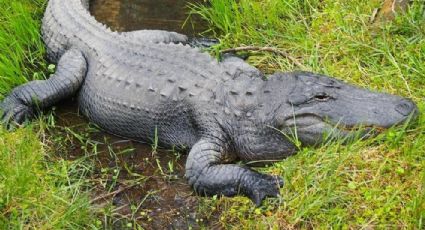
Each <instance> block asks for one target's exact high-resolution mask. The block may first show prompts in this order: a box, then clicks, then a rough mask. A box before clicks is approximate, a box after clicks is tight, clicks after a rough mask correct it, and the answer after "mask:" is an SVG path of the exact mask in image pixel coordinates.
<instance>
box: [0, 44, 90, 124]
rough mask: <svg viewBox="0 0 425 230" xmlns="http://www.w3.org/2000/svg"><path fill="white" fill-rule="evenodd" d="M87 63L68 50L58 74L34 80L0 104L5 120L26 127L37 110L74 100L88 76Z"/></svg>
mask: <svg viewBox="0 0 425 230" xmlns="http://www.w3.org/2000/svg"><path fill="white" fill-rule="evenodd" d="M86 71H87V63H86V59H85V58H84V56H83V54H82V53H81V52H80V51H78V50H75V49H72V50H69V51H67V52H66V53H65V54H64V55H63V56H62V57H61V59H60V60H59V63H58V66H57V70H56V73H55V74H54V75H53V76H52V77H50V78H49V79H48V80H45V81H32V82H28V83H27V84H24V85H22V86H19V87H16V88H15V89H14V90H13V91H12V92H11V93H10V94H9V96H8V97H6V99H5V100H4V101H3V102H2V103H0V114H1V112H3V114H2V115H1V121H2V123H3V124H5V125H7V126H9V125H10V124H11V123H15V124H22V123H23V122H24V121H25V120H27V119H30V118H32V117H33V116H34V114H35V112H36V111H37V109H44V108H47V107H50V106H52V105H54V104H55V103H57V102H59V101H60V100H62V99H65V98H68V97H71V96H72V95H74V94H75V93H76V92H77V91H78V90H79V88H80V86H81V84H82V83H83V81H84V77H85V76H86Z"/></svg>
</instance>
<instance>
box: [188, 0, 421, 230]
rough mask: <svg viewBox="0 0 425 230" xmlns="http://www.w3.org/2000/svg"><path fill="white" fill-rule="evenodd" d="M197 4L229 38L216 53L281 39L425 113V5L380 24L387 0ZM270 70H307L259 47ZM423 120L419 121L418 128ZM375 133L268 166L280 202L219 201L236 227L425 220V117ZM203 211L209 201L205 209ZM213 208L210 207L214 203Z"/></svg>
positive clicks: (260, 62) (318, 67) (301, 55)
mask: <svg viewBox="0 0 425 230" xmlns="http://www.w3.org/2000/svg"><path fill="white" fill-rule="evenodd" d="M210 2H211V4H210V5H208V6H199V5H193V6H192V13H194V14H198V15H201V16H202V17H203V18H204V19H206V20H207V21H208V22H209V24H210V26H211V28H212V31H213V32H214V33H215V34H216V35H218V36H219V37H220V38H221V45H220V46H218V47H215V51H219V50H222V49H226V48H232V47H240V46H258V47H278V48H280V49H281V50H284V51H286V52H287V53H288V54H289V55H291V57H293V58H296V59H297V60H298V61H299V62H301V63H302V65H304V66H305V68H303V69H302V70H310V71H314V72H319V73H323V74H326V75H330V76H336V77H338V78H340V79H343V80H345V81H347V82H351V83H354V84H356V85H360V86H363V87H366V88H369V89H373V90H378V91H384V92H389V93H394V94H398V95H403V96H407V97H410V98H413V99H414V100H415V101H416V102H417V103H418V104H419V105H420V110H421V112H422V113H423V112H424V101H423V99H424V96H425V88H424V87H423V85H424V84H425V65H424V63H425V23H424V20H425V11H424V8H425V5H424V4H423V2H421V1H414V3H413V5H412V6H411V8H410V9H409V11H408V12H407V13H405V14H400V15H397V17H396V18H395V20H394V21H391V22H386V23H380V24H372V23H370V20H371V15H372V12H374V9H375V8H379V7H380V5H381V3H382V1H380V0H373V1H346V0H338V1H334V0H325V1H319V0H306V1H298V0H289V1H280V0H267V1H259V0H258V1H257V0H254V1H252V0H239V1H236V0H211V1H210ZM249 61H250V62H251V63H252V64H254V65H256V66H259V67H260V68H262V69H263V70H265V71H268V72H273V71H276V70H280V71H292V70H294V69H299V67H298V66H295V65H294V63H293V62H292V61H291V60H290V59H286V58H282V57H279V56H274V55H273V54H264V53H261V54H260V53H258V54H257V55H254V56H253V57H251V58H250V59H249ZM412 127H413V128H412ZM412 127H402V128H397V129H391V130H389V131H387V132H385V133H384V134H382V135H380V136H378V137H377V138H374V139H372V140H368V141H355V142H352V143H351V144H348V145H341V144H340V143H339V142H338V141H336V142H331V143H328V144H326V145H325V146H323V147H321V148H319V149H311V148H302V149H300V152H299V153H298V154H297V155H296V156H293V157H290V158H289V159H287V160H285V161H282V162H280V163H277V164H275V165H273V166H272V167H270V168H268V169H260V170H262V171H265V172H268V173H273V174H278V175H282V176H283V177H284V178H285V179H286V185H285V186H284V188H283V189H282V190H281V191H282V198H281V199H280V200H272V199H271V200H269V202H268V203H267V204H266V205H264V206H262V207H261V208H254V207H252V205H251V204H250V202H249V201H248V200H247V199H245V198H240V199H221V200H219V201H211V200H209V201H208V202H206V204H205V207H206V208H205V209H206V210H211V208H214V209H215V210H218V211H217V212H219V213H220V214H219V215H220V216H221V217H220V223H221V225H222V226H224V227H226V228H236V227H242V228H249V229H263V228H269V227H270V228H276V229H277V228H278V226H279V227H280V228H325V229H328V228H330V227H332V228H337V229H339V228H343V229H347V228H354V229H359V228H407V229H422V228H424V226H425V120H424V119H423V117H422V118H421V119H420V120H419V121H418V122H417V124H416V125H415V126H412ZM202 210H203V209H202ZM206 212H207V211H206Z"/></svg>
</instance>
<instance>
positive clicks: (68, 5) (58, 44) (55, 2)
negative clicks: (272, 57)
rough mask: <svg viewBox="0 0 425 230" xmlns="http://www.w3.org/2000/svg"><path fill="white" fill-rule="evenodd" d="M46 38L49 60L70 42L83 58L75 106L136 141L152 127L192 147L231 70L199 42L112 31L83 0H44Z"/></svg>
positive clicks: (168, 141) (144, 137) (166, 141)
mask: <svg viewBox="0 0 425 230" xmlns="http://www.w3.org/2000/svg"><path fill="white" fill-rule="evenodd" d="M139 35H142V36H139ZM43 38H44V41H45V43H46V46H47V51H48V56H49V58H50V59H51V60H52V61H57V60H58V59H59V58H60V57H61V56H62V55H63V53H64V52H65V51H66V50H67V49H70V48H77V49H78V50H80V51H82V53H83V54H84V56H85V57H86V61H87V63H88V66H89V68H88V72H87V76H86V78H85V82H84V84H83V86H82V88H81V91H80V93H79V104H80V110H81V111H82V112H83V113H84V114H85V115H86V116H87V117H88V118H89V119H90V120H92V121H94V122H95V123H96V124H98V125H99V126H101V127H102V128H104V129H105V130H106V131H109V132H111V133H113V134H116V135H120V136H125V137H128V138H132V139H136V140H140V141H148V139H149V138H151V137H152V136H153V134H154V132H155V130H156V129H157V131H158V133H159V135H160V140H161V141H162V142H163V144H166V145H176V144H177V145H180V144H181V145H186V146H191V144H192V143H194V141H196V140H197V139H198V138H199V137H198V136H199V134H198V133H199V128H195V127H198V126H199V125H200V124H198V122H200V121H197V119H196V118H197V117H199V116H201V115H200V113H208V112H209V111H216V112H217V111H220V110H221V109H220V108H219V107H220V106H219V105H218V104H217V102H220V101H222V100H220V99H219V98H217V97H218V95H217V90H218V89H221V88H222V87H223V83H224V82H226V81H228V80H231V79H232V76H233V75H232V68H229V67H226V68H223V64H222V63H218V62H217V61H216V60H215V59H213V58H212V57H211V56H210V55H208V54H206V53H202V52H201V51H200V50H199V49H196V48H192V47H190V46H188V45H183V44H181V43H179V44H174V43H172V42H168V43H164V42H157V43H155V42H150V41H148V40H146V39H144V38H145V37H144V36H143V33H141V32H128V33H117V32H113V31H111V30H109V29H108V28H107V27H105V26H104V25H102V24H101V23H99V22H97V21H96V20H95V19H94V17H93V16H91V15H90V13H89V12H88V10H87V8H86V7H85V4H84V2H81V1H80V0H68V1H60V0H51V1H50V2H49V5H48V7H47V10H46V13H45V17H44V20H43ZM225 69H226V70H225ZM234 71H237V70H236V69H234ZM216 106H218V107H217V108H215V107H216ZM221 107H222V106H221ZM195 111H196V113H199V114H194V113H195Z"/></svg>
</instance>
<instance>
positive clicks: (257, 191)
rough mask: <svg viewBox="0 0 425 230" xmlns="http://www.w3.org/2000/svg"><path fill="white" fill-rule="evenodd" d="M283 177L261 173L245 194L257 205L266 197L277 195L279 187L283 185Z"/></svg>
mask: <svg viewBox="0 0 425 230" xmlns="http://www.w3.org/2000/svg"><path fill="white" fill-rule="evenodd" d="M283 184H284V183H283V179H282V178H281V177H278V176H270V175H263V174H261V175H260V176H259V178H256V181H254V182H253V183H252V184H251V185H250V188H249V189H248V191H247V196H248V197H249V198H250V199H251V200H252V201H253V202H254V203H255V205H256V206H257V207H258V206H260V205H261V203H262V201H263V200H264V199H265V198H266V197H278V196H279V194H280V192H279V189H280V188H282V187H283Z"/></svg>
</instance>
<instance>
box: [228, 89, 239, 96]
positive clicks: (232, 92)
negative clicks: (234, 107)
mask: <svg viewBox="0 0 425 230" xmlns="http://www.w3.org/2000/svg"><path fill="white" fill-rule="evenodd" d="M230 93H231V94H232V95H239V93H238V92H237V91H235V90H230Z"/></svg>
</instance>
